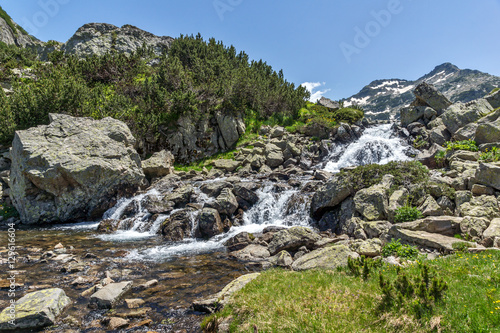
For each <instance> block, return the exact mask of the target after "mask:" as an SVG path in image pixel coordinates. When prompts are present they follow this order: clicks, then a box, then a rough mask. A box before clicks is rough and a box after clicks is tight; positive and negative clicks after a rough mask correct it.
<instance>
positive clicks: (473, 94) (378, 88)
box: [345, 62, 500, 120]
mask: <svg viewBox="0 0 500 333" xmlns="http://www.w3.org/2000/svg"><path fill="white" fill-rule="evenodd" d="M422 82H427V83H429V84H432V85H434V86H435V87H436V88H437V89H438V90H439V91H441V92H442V93H443V94H444V95H445V96H446V97H447V98H448V99H449V100H450V101H452V102H453V103H456V102H469V101H471V100H474V99H477V98H481V97H484V96H485V95H486V94H488V93H489V92H490V91H491V90H492V89H493V88H495V87H500V77H497V76H493V75H490V74H487V73H482V72H480V71H472V70H462V69H460V68H458V67H457V66H455V65H453V64H452V63H449V62H445V63H444V64H441V65H439V66H436V67H435V68H434V69H433V70H432V71H431V72H430V73H429V74H426V75H424V76H422V77H421V78H419V79H417V80H415V81H407V80H400V79H390V80H375V81H373V82H371V83H370V84H369V85H367V86H365V87H364V88H363V89H361V91H360V92H359V93H357V94H356V95H353V96H351V97H349V98H347V99H346V100H345V102H346V105H349V104H358V105H361V106H362V107H363V108H364V109H365V115H366V116H368V117H370V118H372V119H379V120H389V119H391V118H393V117H398V115H399V109H400V108H402V107H404V106H408V105H409V104H410V103H411V102H412V101H413V99H414V96H413V93H412V91H413V90H414V89H415V87H417V86H418V85H419V84H421V83H422Z"/></svg>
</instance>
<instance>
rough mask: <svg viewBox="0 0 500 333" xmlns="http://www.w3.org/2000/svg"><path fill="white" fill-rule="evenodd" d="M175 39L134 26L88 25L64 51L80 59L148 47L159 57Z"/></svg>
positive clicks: (130, 51)
mask: <svg viewBox="0 0 500 333" xmlns="http://www.w3.org/2000/svg"><path fill="white" fill-rule="evenodd" d="M173 41H174V39H173V38H172V37H167V36H163V37H159V36H156V35H153V34H152V33H149V32H147V31H144V30H141V29H139V28H137V27H134V26H132V25H124V26H122V27H121V28H118V27H117V26H114V25H112V24H107V23H88V24H85V25H83V26H82V27H80V28H79V29H78V30H77V31H76V33H75V34H74V35H73V36H72V37H71V38H70V39H69V40H68V41H67V42H66V44H65V45H64V47H63V49H64V52H65V53H66V54H75V55H77V56H79V57H85V56H91V55H94V54H97V55H102V54H105V53H107V52H109V51H112V50H114V51H117V52H119V53H132V52H134V51H136V50H137V49H139V48H141V47H143V46H146V47H148V48H151V49H152V50H153V51H154V52H155V53H156V54H157V55H161V54H162V52H164V51H166V50H168V48H169V47H170V44H172V42H173Z"/></svg>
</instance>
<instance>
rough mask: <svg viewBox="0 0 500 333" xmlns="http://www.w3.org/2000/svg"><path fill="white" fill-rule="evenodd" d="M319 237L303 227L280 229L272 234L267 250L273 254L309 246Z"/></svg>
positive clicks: (319, 237)
mask: <svg viewBox="0 0 500 333" xmlns="http://www.w3.org/2000/svg"><path fill="white" fill-rule="evenodd" d="M320 239H321V236H319V235H318V234H316V233H314V232H312V231H311V230H310V229H307V228H305V227H293V228H290V229H285V230H281V231H279V232H278V233H276V234H274V236H273V239H272V241H271V242H270V243H269V252H270V253H271V255H275V254H277V253H278V252H281V251H283V250H285V251H292V252H293V251H296V250H298V249H299V248H301V247H302V246H305V247H307V248H311V247H312V246H313V245H314V243H316V242H317V241H319V240H320Z"/></svg>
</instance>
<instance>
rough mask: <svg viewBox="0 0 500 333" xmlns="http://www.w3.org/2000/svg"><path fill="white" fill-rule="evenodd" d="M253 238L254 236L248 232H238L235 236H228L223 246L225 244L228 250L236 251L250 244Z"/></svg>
mask: <svg viewBox="0 0 500 333" xmlns="http://www.w3.org/2000/svg"><path fill="white" fill-rule="evenodd" d="M254 239H255V237H254V236H253V235H251V234H249V233H248V232H240V233H239V234H237V235H236V236H233V237H231V238H229V239H228V240H227V241H226V242H225V243H224V246H226V247H227V249H228V251H230V252H233V251H238V250H241V249H243V248H245V247H246V246H248V245H249V244H251V243H252V242H253V240H254Z"/></svg>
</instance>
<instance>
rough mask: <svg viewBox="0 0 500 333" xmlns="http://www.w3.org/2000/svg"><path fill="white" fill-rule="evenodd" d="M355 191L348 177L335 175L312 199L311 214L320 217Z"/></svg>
mask: <svg viewBox="0 0 500 333" xmlns="http://www.w3.org/2000/svg"><path fill="white" fill-rule="evenodd" d="M352 193H353V188H352V184H350V183H349V182H348V180H347V179H345V178H342V177H338V176H334V177H333V178H332V179H331V180H330V181H328V182H327V183H326V184H325V185H324V186H322V187H320V188H319V189H317V190H316V191H315V193H314V195H313V198H312V201H311V215H312V216H313V217H314V218H316V219H319V218H321V216H322V215H323V214H324V213H325V212H326V211H328V210H331V209H332V208H334V207H335V206H337V205H338V204H340V203H341V202H342V201H344V199H346V198H347V197H348V196H350V195H351V194H352Z"/></svg>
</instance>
